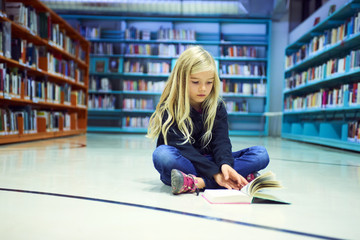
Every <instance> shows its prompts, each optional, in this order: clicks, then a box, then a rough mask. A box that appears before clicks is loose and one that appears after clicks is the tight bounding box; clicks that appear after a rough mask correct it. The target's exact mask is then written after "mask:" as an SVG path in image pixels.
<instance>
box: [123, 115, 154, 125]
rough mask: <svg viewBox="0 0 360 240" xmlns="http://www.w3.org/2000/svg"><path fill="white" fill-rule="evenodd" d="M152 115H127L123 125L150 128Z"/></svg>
mask: <svg viewBox="0 0 360 240" xmlns="http://www.w3.org/2000/svg"><path fill="white" fill-rule="evenodd" d="M149 121H150V117H148V116H146V117H130V116H126V117H123V118H122V127H123V128H125V127H131V128H148V126H149Z"/></svg>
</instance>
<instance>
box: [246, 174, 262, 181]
mask: <svg viewBox="0 0 360 240" xmlns="http://www.w3.org/2000/svg"><path fill="white" fill-rule="evenodd" d="M258 176H260V173H258V172H254V173H250V174H249V175H247V177H246V180H247V181H248V182H251V181H252V180H254V179H255V178H257V177H258Z"/></svg>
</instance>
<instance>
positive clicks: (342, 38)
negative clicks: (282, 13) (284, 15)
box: [282, 0, 360, 151]
mask: <svg viewBox="0 0 360 240" xmlns="http://www.w3.org/2000/svg"><path fill="white" fill-rule="evenodd" d="M359 4H360V1H358V0H352V1H349V2H347V3H346V4H344V5H343V6H342V7H340V8H339V9H338V10H337V11H335V12H334V13H333V14H331V15H329V16H328V17H327V18H325V19H324V20H323V21H321V22H320V23H319V24H317V25H316V26H314V27H313V28H311V29H309V31H308V32H306V33H304V34H303V36H301V37H300V38H299V39H298V40H297V41H295V42H294V43H292V44H291V45H289V46H288V47H287V48H286V56H285V62H286V66H285V81H284V91H283V109H284V111H283V120H282V137H283V138H287V139H291V140H297V141H304V142H310V143H316V144H321V145H325V146H331V147H337V148H341V149H347V150H352V151H360V92H359V88H360V64H359V62H360V50H359V40H360V28H359V26H360V25H359V22H360V11H359Z"/></svg>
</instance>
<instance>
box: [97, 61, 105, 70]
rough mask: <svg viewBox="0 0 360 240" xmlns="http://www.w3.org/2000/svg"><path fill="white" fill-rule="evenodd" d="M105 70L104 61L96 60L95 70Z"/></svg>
mask: <svg viewBox="0 0 360 240" xmlns="http://www.w3.org/2000/svg"><path fill="white" fill-rule="evenodd" d="M104 71H105V61H103V60H98V61H96V62H95V72H98V73H103V72H104Z"/></svg>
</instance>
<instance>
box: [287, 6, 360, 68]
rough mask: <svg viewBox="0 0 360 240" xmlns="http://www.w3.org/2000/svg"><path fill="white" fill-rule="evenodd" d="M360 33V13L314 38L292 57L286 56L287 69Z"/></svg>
mask: <svg viewBox="0 0 360 240" xmlns="http://www.w3.org/2000/svg"><path fill="white" fill-rule="evenodd" d="M359 32H360V12H357V13H356V14H355V15H354V16H352V17H351V18H349V19H347V20H346V21H345V22H344V23H343V24H341V25H339V26H338V27H335V28H331V29H327V30H325V31H324V32H323V33H322V35H319V36H315V37H313V38H312V39H311V40H310V42H309V43H307V44H304V45H303V46H301V48H300V49H299V50H298V51H297V52H295V53H293V54H290V55H287V56H286V61H285V68H289V67H291V66H293V65H294V64H296V63H299V62H300V61H302V60H304V59H306V58H308V57H311V56H312V55H314V54H316V53H317V52H318V51H321V50H323V49H324V48H326V47H329V46H332V45H334V44H336V43H338V42H341V41H344V40H345V39H346V38H349V37H351V36H352V35H353V34H358V33H359Z"/></svg>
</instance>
